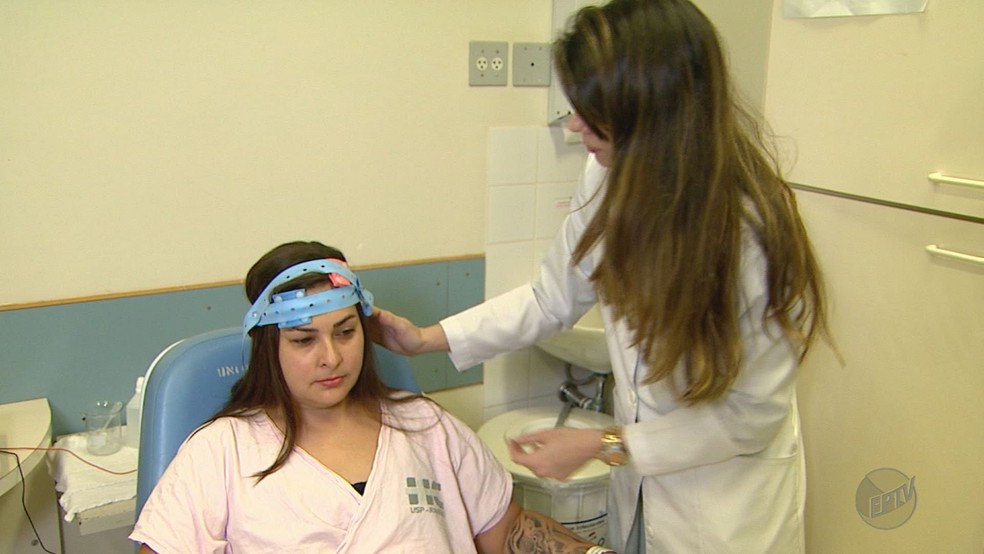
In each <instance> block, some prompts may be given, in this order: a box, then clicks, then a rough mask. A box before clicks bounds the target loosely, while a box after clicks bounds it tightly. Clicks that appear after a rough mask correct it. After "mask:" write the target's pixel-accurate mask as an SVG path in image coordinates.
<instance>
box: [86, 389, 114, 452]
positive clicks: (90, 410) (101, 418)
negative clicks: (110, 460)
mask: <svg viewBox="0 0 984 554" xmlns="http://www.w3.org/2000/svg"><path fill="white" fill-rule="evenodd" d="M122 410H123V403H122V402H119V401H117V402H110V401H108V400H100V401H98V402H91V403H89V405H88V406H86V411H85V412H83V413H82V421H84V422H85V447H86V450H88V451H89V454H92V455H93V456H106V455H107V454H112V453H114V452H117V451H119V449H120V448H122V447H123V429H122V427H120V412H121V411H122Z"/></svg>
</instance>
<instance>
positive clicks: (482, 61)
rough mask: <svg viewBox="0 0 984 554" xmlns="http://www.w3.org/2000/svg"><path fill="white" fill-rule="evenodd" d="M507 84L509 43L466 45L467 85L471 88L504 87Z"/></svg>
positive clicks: (476, 42) (480, 42)
mask: <svg viewBox="0 0 984 554" xmlns="http://www.w3.org/2000/svg"><path fill="white" fill-rule="evenodd" d="M508 82H509V43H508V42H482V41H476V40H473V41H471V42H469V43H468V84H469V85H471V86H473V87H504V86H506V85H507V84H508Z"/></svg>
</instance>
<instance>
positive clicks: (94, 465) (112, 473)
mask: <svg viewBox="0 0 984 554" xmlns="http://www.w3.org/2000/svg"><path fill="white" fill-rule="evenodd" d="M0 450H42V451H45V452H68V453H69V454H71V455H72V456H75V457H76V458H78V459H79V461H80V462H82V463H83V464H86V465H90V466H92V467H94V468H96V469H98V470H99V471H105V472H106V473H109V474H111V475H129V474H131V473H136V472H137V470H136V469H131V470H129V471H113V470H111V469H106V468H104V467H102V466H98V465H96V464H94V463H92V462H90V461H89V460H86V459H85V458H83V457H82V456H79V455H78V454H76V453H75V451H73V450H69V449H68V448H60V447H59V448H55V447H47V448H46V447H31V446H4V447H0Z"/></svg>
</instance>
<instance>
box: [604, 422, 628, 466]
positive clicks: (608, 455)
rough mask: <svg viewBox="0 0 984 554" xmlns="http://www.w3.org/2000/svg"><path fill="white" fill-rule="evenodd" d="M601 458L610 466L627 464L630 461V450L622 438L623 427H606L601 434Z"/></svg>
mask: <svg viewBox="0 0 984 554" xmlns="http://www.w3.org/2000/svg"><path fill="white" fill-rule="evenodd" d="M598 457H599V459H601V461H603V462H605V463H606V464H608V465H610V466H621V465H625V464H626V463H628V461H629V451H628V450H627V449H626V448H625V441H624V440H623V439H622V428H621V427H615V426H612V427H605V429H604V431H603V434H602V436H601V452H600V453H599V454H598Z"/></svg>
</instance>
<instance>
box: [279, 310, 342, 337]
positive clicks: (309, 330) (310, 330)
mask: <svg viewBox="0 0 984 554" xmlns="http://www.w3.org/2000/svg"><path fill="white" fill-rule="evenodd" d="M357 317H359V316H358V315H357V314H349V315H347V316H345V317H344V318H342V319H341V320H340V321H338V322H336V323H335V325H333V326H332V328H333V329H337V328H339V327H341V326H342V325H345V324H346V323H348V322H349V321H351V320H352V319H353V318H357ZM280 331H281V332H284V331H298V332H301V333H317V332H318V330H317V329H315V328H313V327H308V326H302V327H287V328H286V329H281V330H280Z"/></svg>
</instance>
